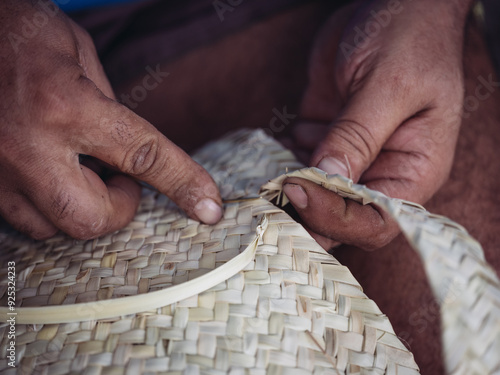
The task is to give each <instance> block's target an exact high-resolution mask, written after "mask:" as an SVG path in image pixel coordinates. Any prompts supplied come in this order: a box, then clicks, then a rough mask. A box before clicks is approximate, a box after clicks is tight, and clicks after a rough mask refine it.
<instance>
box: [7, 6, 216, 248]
mask: <svg viewBox="0 0 500 375" xmlns="http://www.w3.org/2000/svg"><path fill="white" fill-rule="evenodd" d="M40 3H41V2H39V3H37V5H32V4H31V2H29V1H4V2H2V4H1V5H0V18H1V25H2V28H1V30H0V33H1V36H2V38H1V41H2V43H1V44H0V56H1V64H0V102H1V103H2V106H1V107H0V119H1V121H0V144H1V145H2V147H1V149H0V192H1V194H0V214H1V216H2V217H3V218H4V219H6V220H7V221H8V222H10V224H12V225H13V226H14V227H15V228H16V229H18V230H20V231H22V232H25V233H27V234H28V235H30V236H32V237H34V238H37V239H41V238H47V237H50V236H52V235H54V234H55V233H56V232H57V231H58V230H62V231H64V232H66V233H68V234H69V235H71V236H73V237H75V238H83V239H87V238H94V237H97V236H99V235H102V234H105V233H108V232H111V231H114V230H116V229H119V228H121V227H123V226H124V225H126V224H127V223H128V222H129V221H130V220H131V219H132V217H133V215H134V213H135V211H136V208H137V205H138V202H139V198H140V187H139V185H138V184H137V183H136V182H135V181H134V179H139V180H143V181H146V182H148V183H150V184H151V185H153V186H155V187H157V188H158V189H159V190H160V191H161V192H163V193H165V194H166V195H168V196H170V197H171V198H173V199H174V200H175V201H176V202H177V203H178V204H179V205H180V206H181V207H182V208H183V209H184V210H185V211H186V212H187V213H188V214H189V215H190V216H192V217H194V218H197V219H201V220H202V221H205V222H208V223H215V222H217V221H218V220H219V219H220V217H221V208H220V206H221V200H220V196H219V193H218V191H217V188H216V186H215V183H214V182H213V180H212V179H211V177H210V176H209V175H208V173H207V172H206V171H205V170H204V169H203V168H202V167H201V166H199V165H198V164H196V163H195V162H194V161H193V160H192V159H191V158H189V157H188V156H187V155H186V154H185V153H184V152H183V151H182V150H180V149H179V148H178V147H177V146H175V145H174V144H173V143H172V142H170V141H169V140H168V139H167V138H165V136H163V135H162V134H161V133H160V132H158V131H157V130H156V129H155V128H154V127H153V126H152V125H151V124H150V123H148V122H147V121H146V120H144V119H142V118H141V117H139V116H137V115H136V114H134V113H133V112H132V111H130V110H128V109H127V108H126V107H124V106H123V105H121V104H119V103H118V102H116V101H115V100H114V94H113V91H112V89H111V87H110V85H109V82H108V80H107V78H106V76H105V74H104V72H103V69H102V67H101V64H100V62H99V59H98V57H97V54H96V52H95V49H94V46H93V42H92V40H91V39H90V38H89V36H88V35H87V33H86V32H85V31H84V30H83V29H81V28H80V27H79V26H77V25H76V24H75V23H74V22H72V21H71V20H70V19H69V18H68V17H66V16H65V15H64V14H63V13H62V12H60V11H57V9H56V8H51V9H52V12H49V11H47V10H46V9H44V8H42V7H41V5H40ZM40 14H45V17H46V22H45V24H43V22H41V21H39V22H38V24H39V25H42V26H41V27H36V28H35V31H34V32H30V33H27V32H26V31H24V30H23V26H24V23H23V22H22V19H23V18H25V19H28V20H34V19H35V18H36V17H40ZM14 34H15V35H14ZM16 36H17V37H16ZM20 38H22V39H20ZM11 41H13V42H12V43H11ZM82 154H83V155H89V156H91V157H92V158H91V159H90V161H91V162H90V163H88V164H87V165H88V166H86V165H83V164H80V162H79V160H80V155H82ZM102 162H105V163H106V165H107V166H108V167H110V168H111V169H112V170H114V171H121V172H123V173H120V174H117V173H112V174H111V175H110V176H108V177H107V178H105V179H104V180H103V179H101V178H100V177H99V175H98V174H97V173H96V172H98V173H99V172H102V171H103V163H102ZM89 167H91V168H89ZM126 175H128V176H126ZM130 176H131V177H130Z"/></svg>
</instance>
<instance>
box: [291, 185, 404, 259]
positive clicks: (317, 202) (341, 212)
mask: <svg viewBox="0 0 500 375" xmlns="http://www.w3.org/2000/svg"><path fill="white" fill-rule="evenodd" d="M283 191H284V193H285V194H286V196H287V197H288V199H289V200H290V202H291V203H292V205H293V206H294V208H295V210H296V211H297V213H298V214H299V215H300V217H301V219H302V220H303V221H304V222H305V223H306V225H307V227H308V228H310V229H311V230H312V231H314V232H315V233H317V234H320V235H322V236H324V237H327V238H329V239H331V240H336V241H339V242H341V243H344V244H349V245H355V246H358V247H361V248H363V249H365V250H373V249H377V248H380V247H382V246H384V245H386V244H387V243H389V242H390V241H391V240H392V239H393V238H394V237H395V236H396V235H397V234H398V233H399V230H398V227H397V224H396V223H395V222H394V221H392V220H391V219H390V217H389V215H388V214H386V213H384V212H382V211H379V210H378V209H377V208H376V207H374V206H371V205H362V204H359V203H357V202H355V201H353V200H350V199H344V198H342V197H340V196H339V195H337V194H335V193H333V192H331V191H329V190H327V189H325V188H323V187H321V186H319V185H317V184H315V183H314V182H311V181H307V180H304V179H300V178H288V179H286V180H285V182H284V185H283Z"/></svg>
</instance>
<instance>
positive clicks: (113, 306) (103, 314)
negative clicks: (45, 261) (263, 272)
mask: <svg viewBox="0 0 500 375" xmlns="http://www.w3.org/2000/svg"><path fill="white" fill-rule="evenodd" d="M267 225H268V219H267V217H266V216H263V218H262V220H261V223H260V224H259V226H257V230H256V236H255V238H254V240H253V241H252V242H251V243H250V245H248V247H247V248H246V249H245V250H244V251H243V252H242V253H240V254H239V255H238V256H236V257H234V258H233V259H231V260H230V261H228V262H226V263H224V264H223V265H222V266H220V267H218V268H215V269H214V270H212V271H210V272H207V273H206V274H204V275H201V276H199V277H197V278H195V279H193V280H189V281H186V282H184V283H182V284H179V285H174V286H171V287H169V288H166V289H161V290H157V291H154V292H149V293H144V294H138V295H135V296H129V297H123V298H115V299H107V300H103V301H94V302H87V303H77V304H74V305H58V306H44V307H18V308H16V313H17V316H16V322H17V323H19V324H58V323H71V322H84V321H89V320H97V319H106V318H113V317H117V316H122V315H128V314H135V313H139V312H144V311H149V310H154V309H157V308H160V307H162V306H167V305H170V304H172V303H175V302H178V301H180V300H182V299H186V298H189V297H192V296H194V295H197V294H200V293H202V292H204V291H206V290H208V289H210V288H212V287H214V286H215V285H217V284H219V283H221V282H223V281H225V280H227V279H229V278H231V277H232V276H234V275H236V274H237V273H238V272H240V271H241V270H242V269H243V268H245V267H246V266H247V264H248V263H250V261H251V260H252V259H253V258H254V257H255V252H256V250H257V244H258V242H259V239H261V238H262V236H263V235H264V233H265V231H266V229H267ZM8 313H9V309H8V308H6V307H2V308H0V316H1V318H0V320H1V321H2V322H3V323H5V322H7V319H8V318H10V315H8Z"/></svg>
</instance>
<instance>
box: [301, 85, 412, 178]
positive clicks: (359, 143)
mask: <svg viewBox="0 0 500 375" xmlns="http://www.w3.org/2000/svg"><path fill="white" fill-rule="evenodd" d="M385 86H386V89H385V90H384V84H379V82H377V81H376V80H372V81H370V82H368V83H367V84H365V85H364V86H363V87H361V88H360V89H359V90H358V91H357V92H355V93H354V94H353V95H352V96H351V97H350V98H349V100H348V102H347V104H346V105H345V106H344V107H343V109H342V111H341V113H340V115H339V116H338V117H337V118H336V119H335V120H334V121H333V123H332V124H331V126H330V129H329V131H328V133H327V135H326V137H325V139H324V140H323V141H322V142H321V143H320V144H319V146H318V148H317V149H316V150H315V152H314V154H313V156H312V158H311V165H312V166H316V167H318V168H319V169H322V170H324V171H325V172H327V173H329V174H340V175H342V176H345V177H349V178H351V179H352V180H353V181H355V182H357V181H358V180H359V179H360V177H361V175H362V174H363V172H364V171H365V170H367V169H368V168H369V166H370V165H371V164H372V163H373V161H374V160H375V159H376V157H377V155H378V154H379V153H380V151H381V150H382V147H383V146H384V144H385V143H386V142H387V140H388V139H389V138H390V137H391V136H392V135H393V133H394V132H395V131H396V129H397V128H398V126H400V124H402V123H403V122H405V121H406V119H407V118H409V117H410V116H411V115H412V114H414V113H416V110H415V109H414V108H412V107H413V105H410V106H409V105H408V104H407V103H408V102H410V103H411V102H412V101H411V100H408V98H406V100H405V102H403V100H402V99H401V95H399V97H398V93H397V92H396V91H399V90H394V88H392V89H389V88H387V85H385ZM381 93H382V94H381ZM384 93H386V94H385V95H384Z"/></svg>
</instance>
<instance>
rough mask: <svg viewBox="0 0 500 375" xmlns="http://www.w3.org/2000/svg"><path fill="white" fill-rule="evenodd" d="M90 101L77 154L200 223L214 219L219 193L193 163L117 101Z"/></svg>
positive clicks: (218, 210) (218, 215) (218, 208)
mask: <svg viewBox="0 0 500 375" xmlns="http://www.w3.org/2000/svg"><path fill="white" fill-rule="evenodd" d="M92 105H93V107H94V108H95V109H96V113H98V114H99V115H98V118H94V119H93V122H92V123H91V124H90V125H89V124H88V123H87V131H85V132H84V133H82V134H81V136H82V139H78V144H77V145H76V148H77V150H76V151H77V152H79V153H84V154H88V155H91V156H94V157H96V158H98V159H100V160H102V161H104V162H106V163H108V164H110V165H112V166H113V167H115V168H117V169H119V170H120V171H122V172H123V173H125V174H128V175H131V176H133V177H135V178H137V179H139V180H141V181H144V182H147V183H148V184H150V185H152V186H154V187H156V188H157V189H158V190H159V191H160V192H162V193H163V194H165V195H167V196H168V197H170V198H171V199H172V200H174V201H175V202H176V203H177V204H178V205H179V206H180V207H181V208H182V209H183V210H184V211H185V212H186V213H187V214H188V215H189V216H191V217H194V218H196V219H198V220H200V221H202V222H204V223H206V224H215V223H217V222H218V221H219V220H220V218H221V217H222V201H221V198H220V194H219V191H218V189H217V186H216V185H215V182H214V181H213V179H212V178H211V177H210V175H209V174H208V173H207V172H206V171H205V170H204V169H203V168H202V167H201V166H200V165H199V164H197V163H196V162H195V161H194V160H192V159H191V158H190V157H189V156H188V155H187V154H186V153H185V152H184V151H182V150H181V149H180V148H179V147H177V146H176V145H175V144H173V143H172V142H171V141H170V140H168V139H167V138H166V137H165V136H164V135H163V134H161V133H160V132H158V130H156V129H155V128H154V127H153V126H152V125H151V124H150V123H149V122H147V121H146V120H144V119H142V118H141V117H139V116H137V115H136V114H135V113H133V112H132V111H130V110H128V109H127V108H126V107H124V106H122V105H121V104H118V103H116V102H114V101H112V100H109V99H107V98H100V100H98V101H97V102H95V101H93V102H92ZM87 121H88V118H87ZM94 123H96V124H99V126H95V125H93V124H94Z"/></svg>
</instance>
